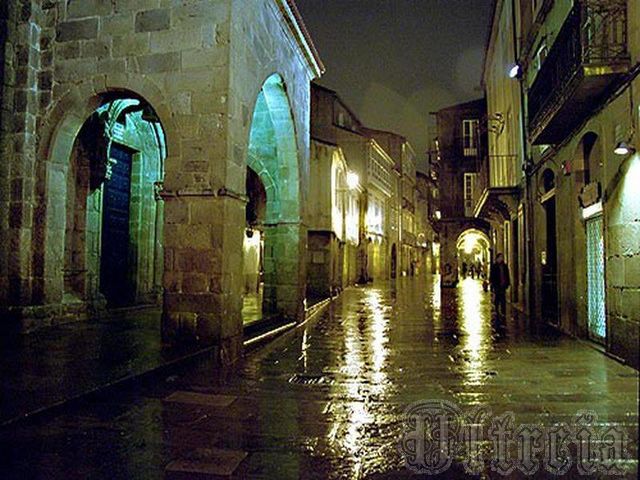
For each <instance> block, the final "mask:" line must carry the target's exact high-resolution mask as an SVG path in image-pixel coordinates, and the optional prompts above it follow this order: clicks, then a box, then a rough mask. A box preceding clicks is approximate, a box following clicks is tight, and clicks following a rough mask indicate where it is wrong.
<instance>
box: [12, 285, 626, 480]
mask: <svg viewBox="0 0 640 480" xmlns="http://www.w3.org/2000/svg"><path fill="white" fill-rule="evenodd" d="M437 278H438V277H429V278H428V279H423V278H412V279H405V278H401V279H398V280H397V283H395V284H391V285H390V284H389V283H388V282H385V283H380V284H373V285H370V286H367V287H365V288H359V287H354V288H349V289H347V290H346V291H345V292H344V293H343V294H342V296H341V297H340V298H339V299H338V300H337V301H335V302H334V303H333V304H332V305H331V306H330V307H329V308H328V309H327V310H326V311H325V312H324V313H322V314H321V315H319V316H317V317H316V318H314V319H313V320H311V321H309V322H308V323H307V324H305V325H303V326H301V327H299V328H297V329H296V330H293V331H292V332H289V333H288V334H286V335H285V336H283V337H281V338H279V339H277V340H276V341H274V342H272V343H270V344H269V345H267V346H266V347H263V348H261V349H258V350H255V351H253V352H250V353H248V354H247V355H246V357H245V359H244V360H243V361H242V362H241V363H240V364H239V365H238V366H237V367H236V369H234V370H231V371H223V372H220V371H219V370H215V369H214V368H213V367H212V366H211V365H210V364H208V363H202V364H200V365H197V366H196V367H193V368H186V369H184V371H183V372H182V373H177V374H173V375H170V376H167V377H163V378H161V379H154V380H146V381H142V382H140V383H136V384H135V385H133V386H132V385H130V386H128V387H126V388H124V387H123V388H119V389H116V390H112V391H109V392H108V393H106V394H102V395H96V396H94V397H89V398H87V399H84V400H82V401H81V402H79V403H76V404H73V405H70V406H67V407H64V408H63V409H61V410H60V411H58V412H56V413H54V414H50V415H45V416H42V417H40V418H37V419H35V420H31V421H29V422H23V423H21V424H17V425H14V426H12V427H11V428H10V429H6V430H5V431H2V432H0V465H1V468H0V478H2V479H18V478H20V479H23V478H47V479H54V478H58V479H65V480H70V479H75V478H91V479H98V478H105V479H107V478H108V479H115V478H135V479H143V478H144V479H146V478H148V479H156V478H217V477H215V476H212V475H214V474H215V475H228V474H233V475H232V476H233V478H270V479H293V478H303V479H309V478H321V479H329V478H333V479H342V478H345V479H346V478H354V479H357V478H405V477H410V476H411V474H412V472H411V471H410V470H408V469H406V468H405V466H404V460H403V457H402V455H401V453H400V451H399V448H398V446H399V442H400V438H401V436H402V434H403V424H402V415H403V412H404V410H405V409H406V407H407V406H408V405H409V404H411V403H413V402H416V401H420V400H435V399H443V400H448V401H452V402H455V404H457V405H458V406H459V407H460V408H461V409H462V410H463V411H464V410H466V409H468V408H470V407H472V406H485V407H486V408H488V409H490V410H491V411H492V412H493V414H501V413H503V412H507V411H511V412H514V414H515V418H516V422H517V423H519V424H521V423H531V424H540V425H551V424H553V423H555V422H567V423H569V422H571V420H572V419H573V418H574V417H575V415H576V413H577V412H578V411H579V410H583V409H589V410H592V411H594V412H595V413H597V416H598V417H597V421H596V422H595V425H599V424H603V425H605V424H606V425H618V426H621V427H623V428H624V429H625V430H626V431H627V432H628V434H629V437H630V438H631V439H632V440H631V442H632V443H631V444H630V447H629V452H630V454H631V458H637V440H636V439H637V435H638V415H637V404H638V372H637V371H635V370H633V369H632V368H629V367H625V366H623V365H621V364H620V363H618V362H616V361H614V360H611V359H609V358H608V357H607V356H605V355H603V354H602V353H601V352H598V351H596V350H595V349H594V348H591V347H590V346H588V345H587V344H586V343H584V342H580V341H577V340H574V339H571V338H569V337H566V336H560V335H559V334H554V333H550V332H546V333H545V332H540V333H537V334H536V333H532V332H530V331H529V328H528V327H527V325H526V323H525V321H524V320H522V319H518V318H516V317H515V316H513V315H511V314H508V320H507V322H506V325H499V324H496V323H495V321H492V318H491V315H490V311H491V305H490V297H489V294H488V293H485V292H483V290H482V285H481V283H480V281H478V280H472V279H465V280H464V281H462V282H461V283H460V285H459V286H458V287H457V288H456V289H451V290H450V291H448V292H447V295H446V296H445V299H446V300H445V301H443V302H441V297H440V286H439V285H438V284H437V283H434V282H436V281H437V280H436V279H437ZM441 303H442V304H441ZM624 467H625V468H627V474H626V475H625V477H624V478H636V474H637V461H630V462H627V463H624ZM485 473H486V475H488V476H486V475H485V477H484V478H520V477H517V476H515V474H513V475H514V476H511V477H503V476H500V475H498V474H495V473H491V472H490V471H489V467H488V466H487V468H486V469H485ZM539 474H540V476H537V477H535V478H557V477H554V476H552V475H550V474H547V475H549V476H548V477H544V472H543V471H542V469H541V471H540V472H539ZM199 475H200V476H199ZM573 475H575V478H584V477H581V476H579V475H578V473H577V472H576V471H575V469H573V470H571V471H570V472H569V474H568V475H566V476H564V477H563V478H569V477H572V476H573ZM439 478H466V474H465V473H464V471H463V470H462V467H461V466H460V465H459V464H457V463H455V462H454V465H453V466H452V467H451V468H450V469H449V470H448V471H446V472H445V473H443V474H442V476H441V477H439ZM598 478H599V477H598Z"/></svg>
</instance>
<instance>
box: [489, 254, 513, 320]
mask: <svg viewBox="0 0 640 480" xmlns="http://www.w3.org/2000/svg"><path fill="white" fill-rule="evenodd" d="M489 283H490V284H491V291H492V292H493V305H494V308H495V311H496V315H497V316H498V317H504V316H505V315H506V313H507V289H508V288H509V286H510V285H511V277H510V276H509V267H508V266H507V264H506V263H504V255H502V254H501V253H499V254H498V255H496V261H495V263H494V264H493V265H491V272H490V274H489Z"/></svg>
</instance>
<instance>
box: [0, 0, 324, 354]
mask: <svg viewBox="0 0 640 480" xmlns="http://www.w3.org/2000/svg"><path fill="white" fill-rule="evenodd" d="M305 32H306V31H305V30H304V26H301V22H299V16H298V15H297V11H296V10H295V5H293V4H292V3H290V2H288V1H286V0H282V1H281V0H206V1H205V0H10V1H8V2H6V1H5V2H3V3H2V6H0V39H1V40H3V42H4V48H3V49H2V54H3V55H4V58H0V60H3V61H2V62H0V63H1V67H0V68H1V70H0V75H1V76H2V123H1V134H0V141H1V148H2V150H1V156H2V159H3V161H2V162H0V165H1V166H0V203H1V208H0V249H1V250H0V305H1V306H2V310H3V323H4V324H3V328H7V329H11V330H18V331H27V330H31V329H34V328H38V327H40V326H43V325H47V324H51V323H55V322H56V321H59V319H60V318H62V317H64V309H65V304H64V302H63V292H64V279H63V268H62V265H61V263H62V261H63V260H62V254H61V252H63V251H64V243H65V229H66V218H67V215H66V212H65V207H64V206H65V204H66V202H65V197H66V195H67V188H66V182H65V178H66V177H67V176H68V175H69V168H70V167H69V164H70V162H69V159H70V156H71V152H72V150H73V148H74V143H75V141H76V137H77V135H78V133H79V131H80V129H81V128H82V126H83V124H84V123H85V121H86V120H87V119H88V118H89V117H90V115H91V114H92V113H93V112H95V110H96V109H97V108H98V107H100V106H101V105H103V104H104V103H105V101H106V100H105V99H107V98H111V97H119V96H126V97H134V98H139V99H143V100H144V101H145V102H147V103H148V104H149V105H150V106H151V107H152V108H153V110H154V111H155V113H156V114H157V116H158V118H159V121H160V123H161V125H162V129H163V131H164V135H165V137H166V159H165V162H164V172H163V173H164V179H163V186H162V192H161V193H160V196H161V198H162V203H163V208H164V225H163V227H164V277H163V287H164V300H163V307H164V308H163V310H164V314H163V315H164V318H163V331H164V335H165V339H166V340H167V342H174V341H176V340H180V341H195V342H199V343H206V344H215V345H219V346H220V351H219V356H220V358H221V359H223V360H232V359H234V358H236V357H237V356H238V355H239V352H240V347H241V328H242V327H241V325H242V322H241V318H240V310H241V305H240V300H239V296H238V295H235V294H234V293H233V292H238V291H240V290H241V285H242V266H241V265H242V239H243V232H244V226H245V222H244V217H245V214H244V211H245V204H246V195H245V191H244V188H245V187H244V185H245V175H246V165H247V161H248V160H247V157H248V153H249V152H248V150H249V145H248V144H249V137H250V129H251V123H252V122H251V121H252V113H253V110H254V106H255V105H256V101H257V98H258V96H259V94H260V92H261V91H263V90H266V89H273V90H274V94H273V95H271V96H272V97H273V98H275V99H277V100H275V101H274V105H272V106H270V110H271V113H272V116H273V118H274V119H277V120H274V122H275V123H277V125H276V131H277V132H278V133H277V143H278V145H277V146H278V158H277V159H276V160H277V161H279V162H286V163H287V165H280V167H281V168H287V169H289V171H290V175H289V176H288V177H287V181H288V182H289V184H290V186H289V187H288V188H290V189H291V191H292V192H294V194H292V196H291V197H290V198H289V199H288V200H287V201H288V202H294V203H295V205H293V206H292V207H291V208H290V209H289V210H288V214H287V215H286V216H284V215H283V216H280V217H279V218H277V219H276V220H275V221H274V223H273V225H271V226H270V228H272V229H274V230H276V232H277V233H276V235H274V236H273V238H274V239H275V240H274V242H275V243H274V248H275V249H276V250H277V249H279V248H281V247H279V246H278V245H279V244H280V243H281V242H284V243H286V244H287V245H289V246H292V245H293V246H294V247H295V248H290V249H289V250H288V252H287V254H288V255H287V258H288V259H289V260H288V264H287V265H280V266H279V268H280V269H281V271H282V272H286V274H287V280H286V281H284V282H281V283H277V282H276V283H277V285H275V286H274V289H275V290H276V291H277V292H276V293H275V294H274V302H275V303H276V306H275V307H274V308H275V309H277V310H278V311H279V312H280V313H282V314H283V315H286V316H288V317H291V318H299V317H300V315H301V314H302V312H303V300H304V278H305V272H304V258H305V257H304V246H305V242H306V227H305V222H304V215H305V212H304V207H303V205H304V198H302V196H303V192H304V191H305V186H306V185H307V183H308V172H309V166H308V161H309V159H308V155H309V153H308V152H309V83H310V81H311V80H312V79H313V78H315V77H317V76H318V75H319V74H320V73H321V68H322V67H321V64H320V63H319V59H318V58H317V56H316V55H315V50H314V49H313V48H312V46H310V40H309V39H308V38H307V36H306V34H305ZM274 74H275V75H277V82H275V83H273V82H272V83H273V84H269V85H267V84H268V83H269V82H266V80H267V79H268V78H270V77H271V76H273V75H274ZM276 160H274V161H276ZM275 254H277V253H275Z"/></svg>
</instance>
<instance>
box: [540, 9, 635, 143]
mask: <svg viewBox="0 0 640 480" xmlns="http://www.w3.org/2000/svg"><path fill="white" fill-rule="evenodd" d="M628 69H629V54H628V51H627V0H577V1H576V3H575V6H574V7H573V9H572V10H571V13H570V14H569V15H568V17H567V19H566V20H565V22H564V24H563V25H562V28H561V29H560V32H559V33H558V36H557V37H556V39H555V41H554V43H553V46H552V47H551V50H550V51H549V54H548V56H547V58H546V59H545V61H544V63H543V64H542V67H541V68H540V71H539V72H538V75H537V76H536V78H535V80H534V81H533V84H532V85H531V87H530V88H529V91H528V110H529V137H530V140H531V141H532V143H533V144H537V145H540V144H555V143H559V142H561V141H562V140H564V138H566V136H567V135H568V134H569V133H571V131H572V130H573V129H574V128H575V127H576V126H577V125H578V124H579V123H580V122H581V121H582V120H584V118H585V117H586V115H588V114H589V113H590V112H591V111H593V110H594V109H595V108H596V107H597V106H598V103H599V102H600V101H601V100H602V98H603V96H604V95H605V94H606V93H607V91H608V90H609V89H610V88H612V87H613V86H614V85H615V82H616V80H618V79H619V77H620V76H621V75H623V74H624V73H626V72H627V71H628Z"/></svg>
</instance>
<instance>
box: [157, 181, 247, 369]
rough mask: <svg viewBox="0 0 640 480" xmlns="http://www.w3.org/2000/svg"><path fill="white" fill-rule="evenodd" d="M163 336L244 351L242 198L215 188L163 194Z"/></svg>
mask: <svg viewBox="0 0 640 480" xmlns="http://www.w3.org/2000/svg"><path fill="white" fill-rule="evenodd" d="M163 196H164V199H165V212H164V213H165V245H164V258H165V265H164V269H165V270H164V282H163V283H164V302H163V304H164V309H163V321H162V327H163V328H162V333H163V340H164V341H165V342H167V343H170V344H173V343H195V344H199V345H203V346H211V345H215V346H217V347H218V350H217V356H218V359H219V361H220V362H221V363H230V362H233V361H234V360H236V359H237V358H238V357H239V356H240V355H241V350H242V318H241V310H242V296H241V294H240V292H241V291H242V240H243V234H244V207H245V205H244V200H242V199H239V198H234V197H230V196H220V195H217V194H214V193H211V192H206V191H201V192H190V193H189V194H184V195H176V194H170V193H165V194H164V195H163Z"/></svg>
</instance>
